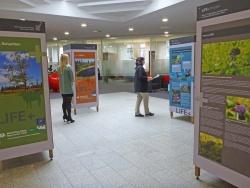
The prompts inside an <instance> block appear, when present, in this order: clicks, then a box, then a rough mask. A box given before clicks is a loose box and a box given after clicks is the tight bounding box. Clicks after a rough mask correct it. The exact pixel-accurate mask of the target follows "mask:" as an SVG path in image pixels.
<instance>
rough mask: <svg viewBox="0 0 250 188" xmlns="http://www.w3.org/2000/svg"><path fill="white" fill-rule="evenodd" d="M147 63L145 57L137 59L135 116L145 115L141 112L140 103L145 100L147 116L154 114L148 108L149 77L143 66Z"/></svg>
mask: <svg viewBox="0 0 250 188" xmlns="http://www.w3.org/2000/svg"><path fill="white" fill-rule="evenodd" d="M144 63H145V59H144V57H138V58H137V59H136V68H135V81H134V84H135V92H136V93H137V100H136V106H135V117H144V115H142V114H141V113H140V104H141V101H142V100H143V104H144V110H145V116H153V115H154V114H153V113H151V112H150V111H149V108H148V99H149V95H148V77H147V74H146V72H145V69H144V67H143V65H144Z"/></svg>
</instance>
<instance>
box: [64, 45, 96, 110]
mask: <svg viewBox="0 0 250 188" xmlns="http://www.w3.org/2000/svg"><path fill="white" fill-rule="evenodd" d="M96 50H97V45H96V44H69V45H66V46H63V52H64V53H65V54H68V55H69V58H70V62H71V65H72V70H73V73H74V79H75V83H74V86H73V87H74V89H73V90H74V97H73V107H74V114H76V111H77V108H80V107H93V106H95V107H96V111H97V112H98V111H99V89H98V67H97V61H96Z"/></svg>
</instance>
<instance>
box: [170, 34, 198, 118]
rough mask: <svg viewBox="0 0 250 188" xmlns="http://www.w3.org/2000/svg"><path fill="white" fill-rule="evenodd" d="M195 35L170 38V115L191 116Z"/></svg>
mask: <svg viewBox="0 0 250 188" xmlns="http://www.w3.org/2000/svg"><path fill="white" fill-rule="evenodd" d="M194 41H195V37H194V36H189V37H182V38H176V39H171V40H170V50H169V51H170V68H169V72H170V84H169V106H170V117H171V118H173V116H174V113H178V114H182V115H185V116H189V117H191V122H192V123H193V121H194V116H193V90H194V89H193V88H194V87H193V81H194V80H193V78H194V46H195V43H194Z"/></svg>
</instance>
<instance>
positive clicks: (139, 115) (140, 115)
mask: <svg viewBox="0 0 250 188" xmlns="http://www.w3.org/2000/svg"><path fill="white" fill-rule="evenodd" d="M135 117H144V115H142V114H135Z"/></svg>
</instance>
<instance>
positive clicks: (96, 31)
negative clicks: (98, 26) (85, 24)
mask: <svg viewBox="0 0 250 188" xmlns="http://www.w3.org/2000/svg"><path fill="white" fill-rule="evenodd" d="M93 32H94V33H100V32H101V31H100V30H94V31H93Z"/></svg>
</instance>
